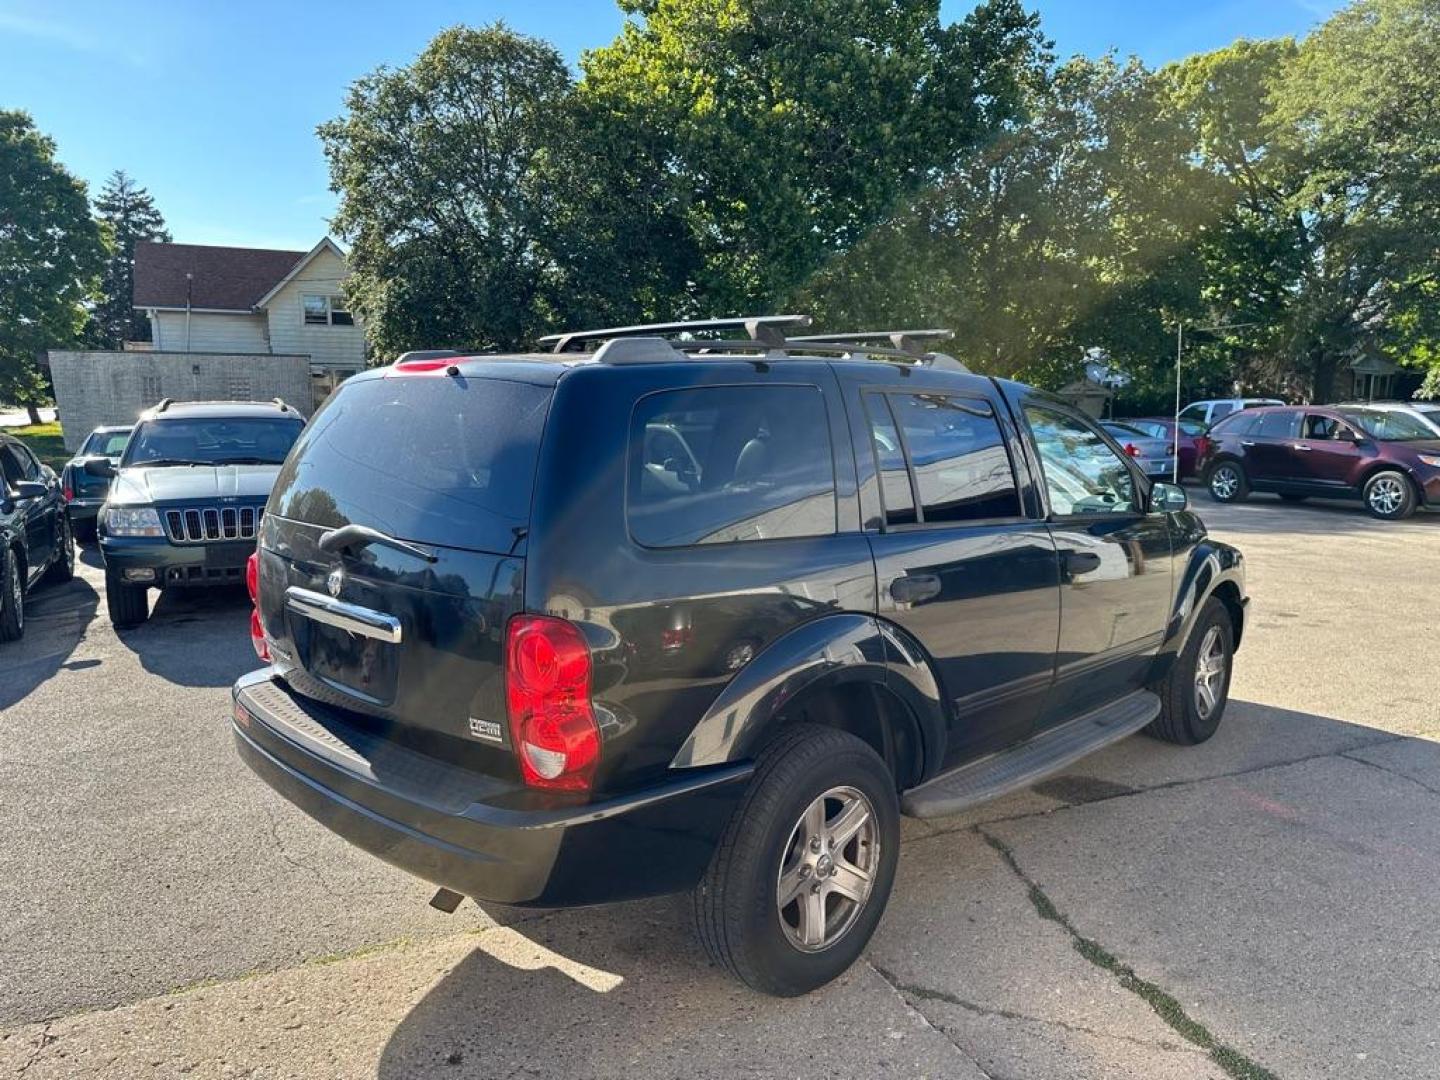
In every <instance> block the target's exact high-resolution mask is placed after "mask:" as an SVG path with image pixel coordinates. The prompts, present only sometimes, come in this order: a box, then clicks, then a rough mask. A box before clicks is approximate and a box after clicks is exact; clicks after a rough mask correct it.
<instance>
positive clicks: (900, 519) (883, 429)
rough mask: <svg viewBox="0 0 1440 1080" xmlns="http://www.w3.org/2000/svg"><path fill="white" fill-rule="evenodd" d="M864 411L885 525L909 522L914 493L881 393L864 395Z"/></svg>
mask: <svg viewBox="0 0 1440 1080" xmlns="http://www.w3.org/2000/svg"><path fill="white" fill-rule="evenodd" d="M865 411H866V413H867V414H868V415H869V417H870V441H871V445H872V446H873V447H874V449H875V462H876V467H877V469H878V470H879V473H880V499H881V501H882V502H883V503H884V504H885V522H886V524H888V525H913V524H915V522H916V521H918V520H919V519H918V518H917V517H916V516H915V493H914V492H913V491H912V490H911V488H910V470H909V469H907V468H906V467H905V453H904V451H903V450H902V449H901V447H900V434H899V432H898V431H897V430H896V428H895V419H894V416H893V415H892V413H891V411H890V405H889V403H888V402H887V401H886V400H885V395H884V394H866V395H865Z"/></svg>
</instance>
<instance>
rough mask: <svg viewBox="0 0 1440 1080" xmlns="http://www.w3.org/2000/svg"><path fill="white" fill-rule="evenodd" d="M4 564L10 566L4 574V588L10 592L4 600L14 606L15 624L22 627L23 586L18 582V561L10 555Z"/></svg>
mask: <svg viewBox="0 0 1440 1080" xmlns="http://www.w3.org/2000/svg"><path fill="white" fill-rule="evenodd" d="M6 565H7V566H8V567H9V568H10V569H9V572H8V573H6V575H5V577H6V582H5V585H6V589H7V591H8V592H9V594H10V595H9V596H8V597H6V602H7V603H9V604H10V605H11V606H12V607H13V608H14V611H15V625H16V626H17V627H23V626H24V625H25V587H24V586H23V585H22V584H21V583H20V563H19V561H18V560H17V559H16V558H15V557H14V556H13V555H12V556H11V557H10V559H9V561H8V562H7V563H6Z"/></svg>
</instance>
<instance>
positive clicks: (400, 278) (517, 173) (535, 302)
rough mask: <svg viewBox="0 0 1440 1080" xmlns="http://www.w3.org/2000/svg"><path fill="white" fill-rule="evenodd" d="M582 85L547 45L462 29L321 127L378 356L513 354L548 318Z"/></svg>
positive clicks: (375, 82)
mask: <svg viewBox="0 0 1440 1080" xmlns="http://www.w3.org/2000/svg"><path fill="white" fill-rule="evenodd" d="M572 87H573V83H572V80H571V78H570V75H569V73H568V71H567V70H566V67H565V63H564V61H563V60H562V58H561V57H560V54H559V53H558V52H556V51H555V49H554V48H552V47H551V46H550V45H548V44H546V43H545V42H542V41H539V40H536V39H534V38H529V37H524V36H522V35H519V34H516V33H513V32H512V31H510V30H508V29H506V28H505V27H504V26H502V25H499V24H496V25H495V26H491V27H487V28H485V29H480V30H475V29H467V28H463V27H456V28H453V29H450V30H446V31H444V32H442V33H441V34H439V35H438V36H437V37H436V38H435V39H434V40H433V41H432V42H431V43H430V45H429V46H428V47H427V48H426V49H425V51H424V52H422V53H421V54H420V55H419V57H417V58H416V60H415V62H414V63H412V64H410V65H409V66H407V67H402V68H398V69H393V70H392V69H386V68H382V69H380V70H378V71H376V72H374V73H372V74H370V75H367V76H365V77H364V78H362V79H360V80H359V81H358V82H356V83H355V84H354V85H353V86H352V87H351V88H350V92H349V95H348V96H347V98H346V113H345V115H344V116H342V117H340V118H338V119H336V120H332V121H330V122H329V123H326V124H322V125H321V126H320V128H319V134H320V139H321V142H322V143H323V145H324V150H325V156H326V158H327V159H328V161H329V165H330V180H331V186H332V187H333V188H334V189H335V190H336V191H337V192H339V194H340V208H339V212H338V214H337V215H336V217H335V220H334V222H333V225H334V228H335V229H336V231H337V232H338V233H339V234H340V235H341V236H342V237H343V238H345V239H346V240H348V241H349V242H350V243H351V245H352V247H351V252H350V265H351V269H352V271H353V273H352V275H351V277H350V279H349V281H348V282H347V286H346V291H347V295H348V296H349V298H350V301H351V303H352V305H353V307H354V309H355V310H357V311H359V312H360V313H361V314H363V315H364V317H365V321H366V328H367V333H368V334H369V336H370V338H371V343H372V345H374V346H375V348H376V349H377V350H378V351H379V352H380V353H381V354H392V355H393V354H394V353H397V352H400V351H403V350H404V349H408V348H413V347H422V346H423V347H434V346H445V345H463V346H466V347H469V348H477V349H484V348H514V347H517V346H520V345H523V344H524V343H526V342H527V341H529V340H531V339H533V337H534V336H535V335H536V334H537V333H538V332H540V331H541V329H542V328H549V327H550V324H551V322H552V321H553V320H552V319H551V317H550V311H551V309H552V307H553V303H552V301H551V292H552V289H553V287H554V282H555V279H556V277H557V271H556V265H555V250H554V245H555V232H556V229H557V227H560V226H562V225H564V224H566V222H567V217H566V215H565V214H564V213H563V212H562V211H561V209H560V206H559V197H560V194H561V192H562V191H563V190H565V186H564V183H563V180H562V174H561V173H560V172H559V170H558V166H557V160H558V159H560V158H563V157H564V155H565V153H566V148H567V146H568V145H570V143H571V142H572V141H573V139H574V132H573V129H572V120H573V112H572V109H571V107H570V104H569V102H570V95H571V91H572Z"/></svg>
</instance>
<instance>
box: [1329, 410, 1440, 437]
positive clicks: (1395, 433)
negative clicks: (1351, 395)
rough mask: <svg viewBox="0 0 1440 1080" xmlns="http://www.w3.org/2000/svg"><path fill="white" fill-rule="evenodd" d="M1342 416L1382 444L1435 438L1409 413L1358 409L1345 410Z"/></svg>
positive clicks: (1432, 433) (1433, 434)
mask: <svg viewBox="0 0 1440 1080" xmlns="http://www.w3.org/2000/svg"><path fill="white" fill-rule="evenodd" d="M1342 415H1343V416H1344V417H1345V419H1346V420H1348V421H1350V423H1352V424H1354V425H1355V426H1356V427H1358V428H1360V430H1362V431H1363V432H1365V434H1366V435H1369V436H1370V437H1371V438H1372V439H1379V440H1381V441H1382V442H1394V441H1401V442H1403V441H1405V440H1408V439H1433V438H1434V437H1435V433H1434V432H1433V431H1431V430H1430V429H1429V428H1428V427H1426V426H1425V425H1424V424H1423V423H1421V421H1420V420H1418V419H1417V418H1415V417H1413V416H1411V415H1410V414H1409V413H1403V412H1379V411H1376V410H1369V409H1360V410H1355V411H1353V412H1352V411H1349V410H1346V412H1345V413H1343V414H1342Z"/></svg>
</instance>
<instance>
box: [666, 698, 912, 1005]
mask: <svg viewBox="0 0 1440 1080" xmlns="http://www.w3.org/2000/svg"><path fill="white" fill-rule="evenodd" d="M817 806H818V807H819V809H818V810H817V809H816V807H817ZM837 826H839V827H842V828H849V827H851V826H854V827H855V828H856V830H857V831H855V832H853V833H851V834H849V835H836V833H835V831H834V830H835V828H836V827H837ZM832 852H833V853H835V854H832ZM899 854H900V807H899V800H898V798H897V795H896V791H895V779H894V777H893V776H892V775H891V773H890V770H889V769H888V768H887V767H886V765H885V763H884V762H883V761H882V760H881V759H880V757H879V756H878V755H877V754H876V753H875V751H874V750H872V749H871V748H870V747H869V746H868V745H867V744H866V743H864V742H862V741H861V740H859V739H857V738H856V737H855V736H853V735H850V734H848V733H846V732H844V731H839V730H837V729H834V728H827V727H821V726H819V725H815V724H796V725H794V726H793V727H790V728H788V729H786V730H785V731H784V732H783V733H782V734H781V735H780V736H779V737H778V738H777V739H776V740H775V741H774V742H773V743H771V744H770V745H769V746H768V747H766V749H765V750H764V752H763V753H762V754H761V755H760V758H759V762H758V764H757V766H756V770H755V775H754V777H753V778H752V779H751V781H750V786H749V788H748V789H747V791H746V793H745V795H744V798H743V799H742V800H741V803H740V805H739V806H738V807H737V808H736V811H735V813H734V816H733V817H732V818H731V820H730V822H729V824H728V825H727V826H726V829H725V831H724V833H723V834H722V836H721V838H720V842H719V845H718V846H717V847H716V849H715V854H714V856H713V857H712V859H711V862H710V867H709V869H708V870H707V871H706V874H705V877H704V878H703V880H702V881H701V883H700V885H699V886H698V887H697V888H696V890H695V898H694V899H695V921H696V927H697V931H698V934H699V937H700V941H701V943H702V944H703V945H704V947H705V951H706V952H707V953H708V954H709V955H710V958H711V959H712V960H714V961H715V963H716V964H717V965H719V966H720V967H723V968H725V969H726V970H727V971H729V972H730V973H731V974H732V975H734V976H735V977H736V978H737V979H739V980H740V981H741V982H743V983H745V984H746V985H747V986H749V987H751V988H752V989H754V990H758V991H760V992H761V993H765V994H774V995H776V996H779V997H793V996H796V995H799V994H804V993H808V992H809V991H811V990H814V989H817V988H818V987H821V986H824V985H825V984H826V983H827V982H829V981H830V980H831V979H834V978H835V977H837V976H838V975H840V974H841V973H842V972H844V971H845V969H846V968H848V967H849V966H850V965H851V964H852V963H854V962H855V960H856V959H857V958H858V957H859V956H860V953H861V952H862V951H863V950H864V948H865V945H866V943H867V942H869V940H870V935H871V934H873V933H874V931H875V927H876V925H878V923H879V922H880V916H881V915H882V914H883V913H884V910H885V904H886V901H887V900H888V899H889V898H890V888H891V886H892V885H893V884H894V881H895V866H896V863H897V861H898V859H899ZM857 871H858V872H857ZM840 874H843V875H844V877H843V879H839V880H840V884H841V886H842V887H841V888H838V889H837V888H836V884H835V883H836V882H837V876H838V875H840ZM822 883H823V884H822ZM782 888H786V889H790V890H791V891H792V893H793V895H792V896H791V898H790V899H789V900H784V897H782V896H781V895H780V890H781V889H782ZM854 893H862V894H863V895H861V896H860V898H859V899H858V900H856V899H854V898H853V894H854ZM812 898H813V899H812ZM782 900H784V902H783V903H782ZM807 913H808V914H807ZM827 937H829V938H830V940H828V941H827V940H825V939H826V938H827Z"/></svg>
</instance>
